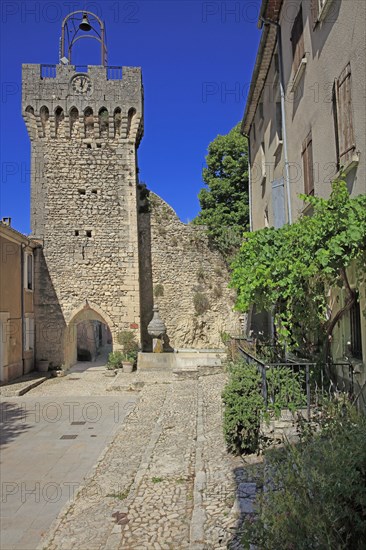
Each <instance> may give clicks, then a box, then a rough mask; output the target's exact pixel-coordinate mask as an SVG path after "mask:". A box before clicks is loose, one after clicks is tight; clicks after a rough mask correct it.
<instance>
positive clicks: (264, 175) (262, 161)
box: [260, 141, 267, 182]
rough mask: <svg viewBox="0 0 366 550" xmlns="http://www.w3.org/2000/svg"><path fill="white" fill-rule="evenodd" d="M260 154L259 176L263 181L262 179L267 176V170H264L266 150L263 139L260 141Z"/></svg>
mask: <svg viewBox="0 0 366 550" xmlns="http://www.w3.org/2000/svg"><path fill="white" fill-rule="evenodd" d="M260 155H261V170H262V174H261V176H262V182H263V180H264V179H265V178H266V177H267V172H266V150H265V145H264V141H262V143H261V148H260Z"/></svg>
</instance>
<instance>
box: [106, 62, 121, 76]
mask: <svg viewBox="0 0 366 550" xmlns="http://www.w3.org/2000/svg"><path fill="white" fill-rule="evenodd" d="M107 80H122V67H118V66H112V65H109V66H108V67H107Z"/></svg>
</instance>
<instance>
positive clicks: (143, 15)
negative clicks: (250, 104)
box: [0, 0, 260, 233]
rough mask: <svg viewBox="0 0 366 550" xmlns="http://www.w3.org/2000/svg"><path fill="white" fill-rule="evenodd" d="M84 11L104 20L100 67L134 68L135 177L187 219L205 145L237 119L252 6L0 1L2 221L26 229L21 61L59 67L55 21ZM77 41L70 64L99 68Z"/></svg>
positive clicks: (255, 38)
mask: <svg viewBox="0 0 366 550" xmlns="http://www.w3.org/2000/svg"><path fill="white" fill-rule="evenodd" d="M85 6H86V8H87V9H89V10H90V11H93V12H95V13H97V14H98V15H99V16H101V17H102V18H103V19H104V21H105V24H106V28H107V41H108V64H109V65H127V66H141V67H142V73H143V81H144V88H145V135H144V138H143V140H142V143H141V145H140V148H139V166H140V179H141V180H142V181H144V182H146V183H147V185H148V187H149V188H150V189H151V190H153V191H154V192H156V193H158V194H159V195H160V196H161V197H162V198H163V199H164V200H166V201H167V202H168V203H169V204H170V205H171V206H172V207H173V208H174V209H175V210H176V212H177V214H178V215H179V217H180V218H181V220H182V221H184V222H187V221H188V220H191V219H192V218H194V217H195V216H196V214H197V213H198V211H199V201H198V198H197V194H198V192H199V190H200V188H201V187H202V186H203V183H202V178H201V172H202V167H203V166H204V163H205V156H206V154H207V147H208V144H209V143H210V142H211V141H212V140H213V139H214V138H215V137H216V136H217V135H218V134H225V133H227V132H228V131H229V130H230V129H231V128H232V127H233V126H234V125H235V124H236V123H237V122H239V120H241V117H242V115H243V111H244V106H245V99H246V95H247V92H248V87H249V83H250V78H251V74H252V70H253V66H254V60H255V56H256V51H257V46H258V42H259V37H260V32H259V31H258V30H257V27H256V21H257V18H258V12H259V6H260V0H241V1H237V0H236V1H199V0H137V1H127V0H120V1H119V0H104V1H102V2H100V1H95V2H85V1H80V2H78V1H76V0H37V1H33V0H25V1H24V0H19V1H8V0H2V2H1V53H0V56H1V58H0V59H1V173H2V174H1V195H0V197H1V216H11V217H12V219H13V222H12V225H13V227H14V228H15V229H18V230H19V231H22V232H24V233H29V232H30V173H29V172H30V142H29V139H28V136H27V133H26V129H25V125H24V122H23V119H22V116H21V65H22V63H45V64H55V63H58V48H59V37H60V33H61V21H62V19H63V17H64V16H65V15H67V14H68V13H69V12H71V11H74V10H77V9H84V8H85ZM81 42H82V41H81ZM86 43H89V45H88V47H87V48H86V47H85V46H79V47H78V46H76V47H75V59H74V60H73V62H76V63H79V64H90V65H92V64H99V51H98V50H97V47H95V46H94V45H93V41H85V44H86ZM95 45H96V46H97V43H95Z"/></svg>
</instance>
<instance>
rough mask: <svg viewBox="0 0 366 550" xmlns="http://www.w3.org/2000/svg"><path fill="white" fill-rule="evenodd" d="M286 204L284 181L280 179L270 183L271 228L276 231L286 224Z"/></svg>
mask: <svg viewBox="0 0 366 550" xmlns="http://www.w3.org/2000/svg"><path fill="white" fill-rule="evenodd" d="M285 207H286V202H285V185H284V179H283V178H280V179H278V180H275V181H273V182H272V211H273V227H275V228H276V229H278V228H280V227H282V226H283V225H285V223H286V209H285Z"/></svg>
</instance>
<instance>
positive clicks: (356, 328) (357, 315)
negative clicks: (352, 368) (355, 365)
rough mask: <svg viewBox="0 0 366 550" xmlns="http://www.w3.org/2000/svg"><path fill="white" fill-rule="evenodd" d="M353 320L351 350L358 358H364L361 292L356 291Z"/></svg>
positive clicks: (351, 318) (351, 313) (352, 311)
mask: <svg viewBox="0 0 366 550" xmlns="http://www.w3.org/2000/svg"><path fill="white" fill-rule="evenodd" d="M350 321H351V352H352V355H353V357H355V358H356V359H362V341H361V309H360V301H359V294H358V292H356V301H355V303H354V304H353V306H352V308H351V309H350Z"/></svg>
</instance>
